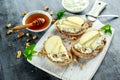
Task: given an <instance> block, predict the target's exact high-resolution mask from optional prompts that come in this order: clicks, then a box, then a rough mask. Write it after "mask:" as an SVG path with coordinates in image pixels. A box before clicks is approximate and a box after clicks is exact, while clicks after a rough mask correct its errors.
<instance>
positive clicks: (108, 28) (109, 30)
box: [101, 24, 112, 34]
mask: <svg viewBox="0 0 120 80" xmlns="http://www.w3.org/2000/svg"><path fill="white" fill-rule="evenodd" d="M101 30H103V31H105V33H107V32H108V33H110V34H112V30H111V25H109V24H106V25H105V26H103V27H102V28H101Z"/></svg>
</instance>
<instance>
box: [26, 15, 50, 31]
mask: <svg viewBox="0 0 120 80" xmlns="http://www.w3.org/2000/svg"><path fill="white" fill-rule="evenodd" d="M37 18H44V19H45V22H44V23H43V24H41V25H39V26H31V27H29V29H31V30H42V29H44V28H46V27H48V25H49V23H50V19H49V17H48V16H46V15H45V14H42V13H35V14H32V15H30V16H29V17H28V18H27V19H26V21H25V24H29V23H31V22H33V21H34V20H36V19H37Z"/></svg>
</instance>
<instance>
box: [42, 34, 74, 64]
mask: <svg viewBox="0 0 120 80" xmlns="http://www.w3.org/2000/svg"><path fill="white" fill-rule="evenodd" d="M50 37H52V36H49V37H48V39H49V38H50ZM45 42H46V41H45ZM45 42H44V44H43V50H44V51H45V55H46V56H47V58H48V59H49V61H50V62H52V63H54V64H55V65H60V66H67V65H68V64H70V63H71V62H72V54H71V53H70V51H68V50H67V48H66V47H65V48H66V50H67V54H68V56H69V59H68V60H66V61H65V62H59V61H53V60H52V59H51V58H50V57H49V56H48V55H47V52H46V50H45ZM63 45H64V44H63ZM64 46H65V45H64Z"/></svg>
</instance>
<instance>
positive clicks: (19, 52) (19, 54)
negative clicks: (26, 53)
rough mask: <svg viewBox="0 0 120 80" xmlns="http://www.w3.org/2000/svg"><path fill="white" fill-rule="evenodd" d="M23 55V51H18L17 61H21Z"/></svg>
mask: <svg viewBox="0 0 120 80" xmlns="http://www.w3.org/2000/svg"><path fill="white" fill-rule="evenodd" d="M21 55H22V51H21V50H18V51H17V59H19V58H20V57H21Z"/></svg>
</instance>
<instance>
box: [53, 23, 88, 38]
mask: <svg viewBox="0 0 120 80" xmlns="http://www.w3.org/2000/svg"><path fill="white" fill-rule="evenodd" d="M59 24H60V23H59V21H57V22H56V24H55V28H56V30H57V31H58V32H60V33H61V34H63V35H65V36H68V37H79V36H81V35H82V34H84V33H85V32H86V30H87V29H88V28H89V27H90V26H89V24H88V23H84V24H83V25H82V26H83V27H84V29H83V30H82V31H79V32H78V33H70V32H65V31H61V30H60V29H59V27H58V25H59Z"/></svg>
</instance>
